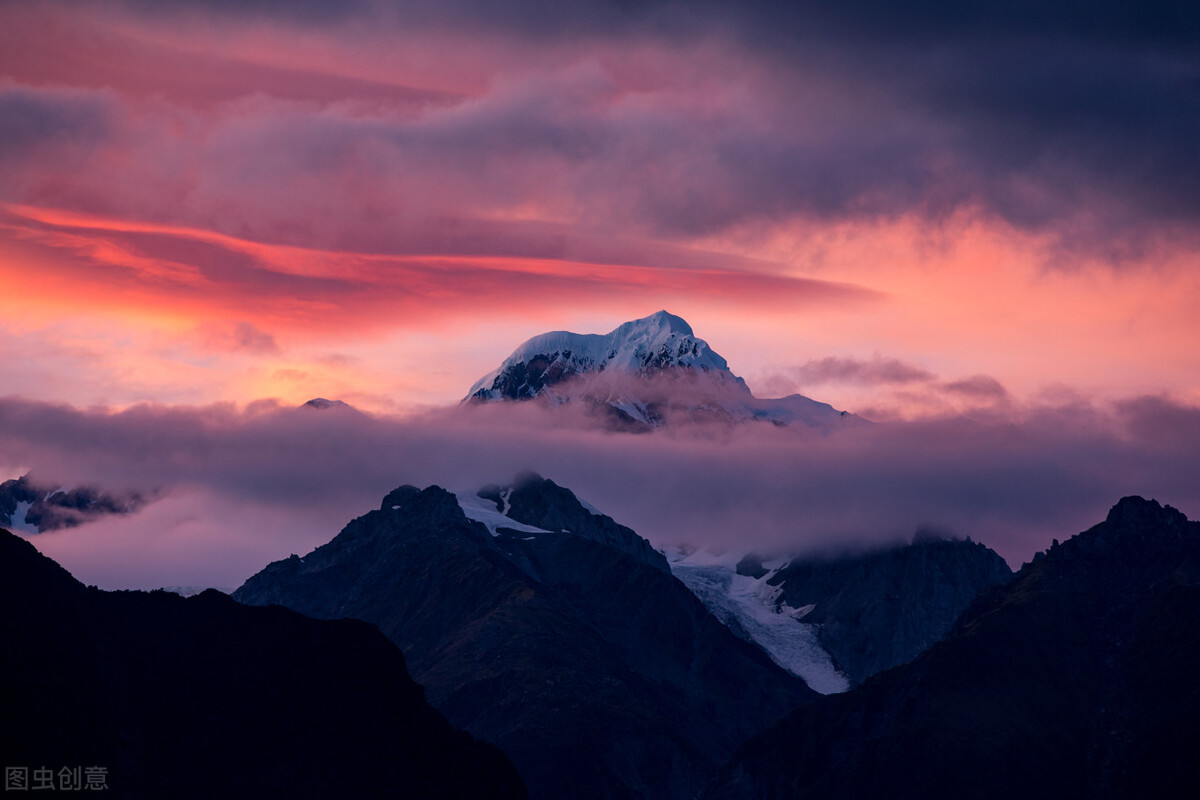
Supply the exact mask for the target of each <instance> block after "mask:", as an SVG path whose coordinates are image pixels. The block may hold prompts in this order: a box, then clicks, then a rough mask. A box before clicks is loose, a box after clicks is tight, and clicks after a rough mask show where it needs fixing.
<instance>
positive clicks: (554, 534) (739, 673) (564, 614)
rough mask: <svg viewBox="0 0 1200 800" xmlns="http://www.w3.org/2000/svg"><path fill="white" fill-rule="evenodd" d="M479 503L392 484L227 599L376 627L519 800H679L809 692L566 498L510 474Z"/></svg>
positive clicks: (653, 561)
mask: <svg viewBox="0 0 1200 800" xmlns="http://www.w3.org/2000/svg"><path fill="white" fill-rule="evenodd" d="M483 494H485V495H488V497H476V498H474V499H473V500H470V501H468V500H467V499H464V500H463V501H462V504H461V505H460V502H459V501H458V499H457V498H456V497H455V496H454V495H453V494H450V493H449V492H446V491H445V490H443V489H440V488H439V487H436V486H435V487H429V488H427V489H425V490H418V489H416V488H415V487H401V488H399V489H397V490H395V491H393V492H392V493H390V494H389V495H388V496H387V497H386V498H384V500H383V502H382V504H381V508H380V509H379V510H378V511H372V512H370V513H368V514H366V515H365V516H362V517H359V518H358V519H355V520H353V521H352V522H351V523H350V524H349V525H347V526H346V528H345V529H344V530H343V531H342V532H341V533H340V534H339V535H338V536H337V537H336V538H335V539H333V540H332V541H331V542H329V543H328V544H326V545H323V546H322V547H319V548H317V549H316V550H314V551H313V552H312V553H310V554H308V555H307V556H305V557H304V558H303V559H301V558H297V557H293V558H291V559H288V560H286V561H280V562H276V563H274V564H271V565H269V566H268V567H267V568H266V569H264V570H263V571H262V572H260V573H259V574H258V575H255V576H254V577H252V578H251V579H250V580H248V581H247V582H246V584H245V585H244V586H243V587H242V588H241V589H239V590H238V591H237V592H236V593H235V597H236V598H237V599H238V600H241V601H243V602H247V603H253V604H268V603H280V604H283V605H287V606H289V607H291V608H294V609H296V610H299V611H301V612H303V613H306V614H309V615H312V616H316V617H342V616H350V617H356V618H359V619H364V620H368V621H371V622H374V623H376V624H377V625H379V627H380V629H381V630H382V631H383V632H384V633H385V634H386V635H387V636H388V637H389V638H390V639H391V640H392V641H394V642H395V643H396V644H398V645H399V646H400V647H401V648H402V649H403V650H404V653H405V656H406V657H407V659H408V663H409V665H410V667H411V669H412V671H413V675H414V676H415V677H416V679H417V680H418V681H419V682H421V683H422V684H423V685H424V686H425V687H426V689H427V691H428V694H429V698H430V702H432V703H433V705H434V706H435V707H436V708H438V709H439V710H441V711H442V712H443V713H445V714H446V715H447V717H448V718H449V719H450V720H451V721H452V722H453V723H454V724H455V725H459V726H462V727H464V728H466V729H467V730H469V731H471V732H472V733H474V734H475V735H477V736H480V737H481V738H484V739H485V740H487V741H490V742H492V743H494V744H496V745H498V746H500V747H501V748H502V749H503V750H504V751H505V752H506V753H507V754H508V755H509V757H510V758H512V759H513V761H514V763H515V764H516V765H517V767H518V769H519V770H520V772H521V774H522V776H523V777H524V778H525V780H526V782H527V784H528V786H529V788H530V794H531V796H533V797H539V798H559V797H577V798H616V797H657V798H684V797H692V796H694V794H695V792H696V791H698V790H699V789H700V788H701V787H702V786H703V785H704V783H705V782H706V781H707V779H708V777H709V776H711V775H712V774H713V771H714V770H715V768H716V767H717V766H718V765H719V764H720V763H721V762H722V761H724V760H725V758H727V757H728V755H729V754H730V753H732V751H733V749H734V747H736V745H737V744H739V743H740V742H741V741H743V740H744V739H745V738H746V737H748V736H750V735H752V734H753V733H755V732H757V731H758V730H760V729H761V728H762V727H764V726H765V725H766V724H768V723H769V722H771V721H773V720H774V719H776V718H778V717H779V716H781V715H782V714H784V713H786V712H787V711H788V710H790V709H792V708H794V707H796V706H797V705H798V704H800V703H802V702H804V701H806V700H808V699H810V698H811V697H812V696H813V695H812V693H811V692H810V691H809V690H808V689H807V687H805V686H804V685H803V683H802V682H800V681H799V680H797V679H795V678H794V677H792V676H790V675H788V674H787V673H785V672H784V671H782V670H780V669H779V668H778V667H776V666H775V664H773V663H772V662H771V661H770V660H769V659H768V658H767V657H766V656H765V654H763V653H762V651H760V650H758V649H757V648H755V647H753V646H752V645H749V644H747V643H746V642H743V641H741V640H739V639H737V638H736V637H734V636H733V635H732V634H731V633H730V632H729V631H728V630H727V629H726V628H725V627H724V626H722V625H721V624H720V623H719V622H718V621H717V620H715V619H714V618H712V617H711V616H710V615H709V614H708V613H707V612H706V611H705V610H704V607H703V606H702V605H701V604H700V602H699V601H698V600H696V598H695V597H694V596H693V595H692V594H691V593H690V592H689V591H688V590H687V588H686V587H684V586H683V585H682V584H680V583H679V582H678V581H676V580H675V579H674V578H672V577H671V575H670V573H669V570H667V569H666V565H665V562H664V561H663V559H662V556H661V554H658V553H656V552H654V551H653V549H652V548H650V547H649V545H648V544H646V543H645V541H644V540H642V539H641V538H640V537H637V536H636V534H633V532H632V531H630V530H629V529H628V528H623V527H622V526H619V525H617V524H616V523H615V522H613V521H612V520H611V519H609V518H607V517H604V516H602V515H597V514H594V513H593V512H591V511H590V510H588V509H586V508H585V507H584V506H583V505H582V504H580V503H579V502H578V500H576V499H575V497H574V495H572V494H571V493H570V492H569V491H567V490H565V489H563V488H562V487H559V486H556V485H555V484H553V482H551V481H546V480H543V479H541V478H539V477H537V476H534V475H525V476H522V477H521V478H520V479H519V480H518V481H517V482H516V484H515V485H514V486H509V487H503V488H502V487H488V488H487V489H485V490H484V492H483ZM497 500H498V501H499V505H498V504H497ZM464 506H465V507H466V509H467V512H468V513H470V514H471V516H473V517H477V518H478V519H470V518H468V516H467V514H465V513H464V510H463V509H464ZM501 508H503V512H504V513H502V512H501V510H500V509H501ZM635 540H636V541H635Z"/></svg>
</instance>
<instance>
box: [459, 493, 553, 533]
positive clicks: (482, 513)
mask: <svg viewBox="0 0 1200 800" xmlns="http://www.w3.org/2000/svg"><path fill="white" fill-rule="evenodd" d="M454 497H455V499H457V500H458V507H459V508H461V509H462V511H463V514H465V515H466V517H467V519H470V520H474V521H475V522H482V523H483V524H484V525H486V526H487V529H488V533H490V534H491V535H492V536H499V535H500V534H499V532H498V531H497V529H498V528H509V529H510V530H514V531H520V532H522V533H550V532H551V531H548V530H545V529H544V528H535V527H534V526H532V525H526V524H525V523H523V522H517V521H516V520H515V519H513V518H511V517H507V516H505V515H504V514H501V513H500V512H499V511H497V510H496V504H495V503H494V502H492V501H491V500H488V499H487V498H486V497H480V496H479V495H476V494H472V493H469V492H455V493H454ZM505 505H507V502H506V503H505Z"/></svg>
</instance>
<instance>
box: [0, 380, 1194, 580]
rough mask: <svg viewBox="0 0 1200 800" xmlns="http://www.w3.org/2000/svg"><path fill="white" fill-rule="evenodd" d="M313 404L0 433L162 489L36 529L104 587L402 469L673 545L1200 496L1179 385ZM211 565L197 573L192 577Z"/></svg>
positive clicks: (99, 471)
mask: <svg viewBox="0 0 1200 800" xmlns="http://www.w3.org/2000/svg"><path fill="white" fill-rule="evenodd" d="M305 411H306V410H305V409H292V408H280V407H278V406H272V405H270V404H257V405H256V406H254V407H253V408H248V409H246V410H243V411H238V410H236V409H234V408H233V407H230V406H213V407H203V408H187V407H154V406H142V407H135V408H132V409H129V410H128V411H124V412H120V413H109V412H105V411H103V410H91V411H79V410H75V409H71V408H69V407H65V406H52V405H47V404H42V403H36V402H31V401H26V400H20V399H16V398H6V399H0V452H3V453H4V454H5V456H6V458H7V459H9V460H10V461H12V462H13V463H12V464H11V465H9V467H10V468H12V467H15V466H18V465H20V466H24V467H27V468H30V469H31V470H32V472H33V475H34V476H35V477H36V478H37V479H38V480H42V481H52V482H53V481H57V482H62V483H64V484H72V485H83V484H87V485H98V486H100V487H102V488H105V489H114V490H116V489H126V490H128V489H140V490H143V491H145V490H147V489H155V490H158V491H159V495H158V496H160V497H164V498H166V499H164V500H159V501H157V502H156V503H154V504H151V505H150V506H147V507H146V509H144V510H143V511H141V512H138V513H137V514H134V515H132V516H130V517H128V518H119V519H113V520H110V521H108V522H106V523H105V526H103V527H97V526H93V525H88V526H83V527H81V528H78V529H75V530H73V531H69V532H59V533H54V534H47V535H44V536H42V537H39V538H37V539H36V540H35V542H38V543H46V545H47V547H51V548H52V549H51V550H50V552H51V553H52V554H54V555H55V557H59V558H61V559H62V560H63V562H64V564H65V565H66V566H67V567H68V568H70V569H73V570H76V571H78V572H80V573H81V577H82V578H83V579H85V580H87V581H89V582H100V583H106V582H107V583H108V584H109V585H119V584H120V581H123V580H126V579H128V578H129V576H130V572H131V571H130V568H129V564H131V563H136V564H139V565H140V566H139V567H138V572H139V575H138V577H137V580H138V581H139V582H140V583H139V584H138V585H143V586H150V585H161V584H163V583H168V584H169V583H172V582H184V581H182V580H181V579H177V578H170V577H168V573H171V572H172V571H173V570H175V571H177V570H178V569H179V568H180V564H181V563H182V562H181V561H180V559H181V556H180V553H181V552H187V553H191V554H193V555H194V556H195V557H196V558H197V559H199V562H198V563H204V564H208V565H210V566H212V568H213V569H214V570H215V571H213V572H212V576H213V577H210V578H209V580H213V581H221V582H220V583H218V584H217V585H229V583H230V582H231V581H232V582H235V583H236V582H237V581H238V580H240V578H239V576H241V577H244V576H246V575H249V574H250V573H252V572H254V571H256V570H257V569H259V568H261V567H262V566H263V565H264V563H265V561H266V560H270V559H272V558H281V557H286V556H287V555H288V553H289V552H306V551H307V549H310V548H311V547H314V546H316V545H317V544H320V543H322V542H324V541H327V540H328V539H329V538H332V536H333V535H334V534H335V533H336V532H337V529H338V527H339V526H340V525H341V524H344V522H346V521H348V520H349V519H350V518H352V517H354V516H356V515H358V514H361V513H364V512H365V511H367V510H369V509H371V508H374V507H375V506H376V505H377V504H378V501H379V498H380V497H382V496H383V494H385V493H386V492H387V491H389V490H390V489H392V488H394V487H395V486H398V485H400V484H404V483H412V484H415V485H418V486H425V485H428V484H431V483H437V484H440V485H443V486H446V487H448V488H451V489H453V490H468V491H471V490H474V489H475V488H478V487H479V486H482V485H483V484H486V483H489V482H500V483H503V482H504V481H506V480H508V479H509V478H511V476H512V475H513V474H515V473H516V472H518V471H520V470H524V469H533V470H535V471H537V472H539V473H540V474H542V475H544V476H546V477H550V478H552V479H553V480H555V481H556V482H557V483H560V484H561V485H564V486H567V487H569V488H571V489H572V490H573V491H575V492H576V493H577V494H579V495H580V496H581V497H582V498H584V499H585V500H587V501H588V502H590V503H592V504H593V505H595V506H597V507H598V508H600V509H601V510H602V511H604V512H605V513H607V514H609V515H611V516H613V517H614V518H616V519H617V520H618V521H620V522H622V523H624V524H627V525H630V526H632V527H633V528H635V529H636V530H637V531H638V532H639V533H641V534H642V535H644V536H646V537H648V538H650V539H651V541H652V542H655V543H656V544H658V545H660V546H666V545H671V544H679V543H684V542H689V543H692V544H700V545H703V546H708V547H713V548H717V549H729V548H732V549H735V550H738V549H743V550H744V549H759V550H763V549H766V550H772V549H776V550H813V549H817V550H820V549H842V548H846V547H861V546H865V545H869V544H872V543H883V542H891V541H895V540H897V539H905V538H908V537H910V536H911V535H912V533H913V532H914V531H915V530H916V529H917V528H918V527H921V526H936V527H938V528H940V529H946V530H950V531H953V532H955V533H956V534H958V535H970V536H972V537H974V538H976V539H979V540H981V541H984V542H985V543H987V544H989V545H990V546H991V547H993V548H995V549H996V550H998V551H999V552H1000V553H1001V554H1002V555H1003V556H1005V557H1006V558H1008V559H1009V561H1010V562H1011V563H1013V564H1014V565H1016V564H1019V563H1020V562H1021V561H1023V560H1027V559H1028V558H1030V557H1031V556H1032V554H1033V553H1034V552H1035V551H1037V550H1039V549H1042V548H1044V547H1045V546H1047V544H1048V543H1049V540H1050V539H1051V538H1058V539H1060V540H1061V539H1063V538H1066V537H1067V536H1070V535H1071V534H1073V533H1075V532H1077V531H1079V530H1082V529H1083V528H1085V527H1087V526H1089V525H1091V524H1094V523H1095V522H1097V521H1099V520H1101V519H1103V516H1104V513H1105V511H1106V510H1107V508H1108V507H1109V506H1110V505H1112V503H1114V502H1116V500H1117V499H1119V498H1120V497H1122V496H1124V495H1128V494H1142V495H1145V496H1153V497H1156V498H1158V499H1159V500H1161V501H1163V502H1169V503H1171V504H1173V505H1176V506H1177V507H1179V508H1180V509H1182V510H1183V511H1184V512H1185V513H1189V514H1192V515H1195V514H1197V513H1200V492H1197V487H1196V485H1195V482H1194V481H1193V480H1191V476H1193V475H1195V474H1197V470H1198V469H1200V463H1198V462H1197V458H1198V457H1197V453H1200V410H1197V409H1195V408H1192V407H1187V406H1180V405H1177V404H1172V403H1170V402H1168V401H1166V400H1164V399H1162V398H1140V399H1134V400H1130V401H1128V402H1126V403H1124V404H1122V405H1119V406H1117V407H1116V408H1115V409H1113V410H1109V411H1106V410H1104V409H1100V408H1095V407H1089V406H1085V407H1078V406H1074V407H1035V408H1029V409H1027V410H1026V413H1025V414H1024V416H1023V417H1021V418H1018V419H1014V418H1007V419H1004V420H998V421H994V422H978V421H970V420H966V419H962V418H958V419H943V420H933V421H924V422H909V423H890V424H880V425H873V426H868V427H866V428H862V429H853V430H845V431H841V432H839V433H837V434H835V435H829V436H822V435H819V434H814V433H812V432H808V431H804V430H799V429H786V428H785V429H779V428H775V427H774V426H771V425H757V424H745V425H740V426H734V427H732V428H731V427H728V426H724V425H716V426H703V425H700V426H695V427H691V428H689V427H676V428H674V429H668V430H662V431H658V432H656V433H653V434H649V435H630V434H612V433H607V432H605V431H603V430H597V429H595V428H594V427H593V428H592V429H588V428H586V427H581V426H580V424H579V423H580V421H581V420H579V419H575V418H574V417H573V416H572V414H571V412H570V411H569V410H567V411H566V412H565V413H560V414H557V415H551V416H547V412H546V410H544V409H542V408H540V407H539V406H538V405H537V404H534V403H522V404H517V405H511V404H495V405H489V406H484V407H464V408H459V409H453V410H447V411H442V412H437V413H430V414H427V415H422V416H417V417H412V418H388V417H370V416H367V415H361V414H336V413H304V412H305ZM171 498H175V499H173V500H172V499H171ZM197 498H205V500H204V501H203V502H199V501H198V500H197ZM158 503H164V504H165V505H162V506H159V508H158V509H157V510H152V509H154V507H155V506H156V505H157V504H158ZM184 510H186V511H187V513H186V514H184V513H183V511H184ZM171 515H176V516H175V517H172V516H171ZM171 519H176V522H171V521H170V520H171ZM266 519H270V520H272V522H271V523H270V526H269V528H270V530H272V531H274V533H272V534H271V535H270V536H267V537H263V538H261V539H260V538H259V532H258V531H257V530H256V527H255V526H256V525H257V524H258V521H262V520H266ZM218 530H219V531H220V533H219V535H218V534H217V533H215V531H218ZM109 536H111V537H113V538H112V540H111V542H110V544H111V548H113V549H108V550H105V551H104V554H103V556H102V555H101V551H102V550H104V548H103V547H102V546H101V545H100V544H98V542H99V541H100V540H101V539H105V541H108V540H107V538H106V537H109ZM210 537H211V538H210ZM221 551H224V552H227V555H228V557H227V558H222V557H220V556H219V552H221ZM117 553H120V554H123V555H124V559H121V558H119V557H118V555H117ZM118 562H121V563H123V564H124V566H122V567H121V568H120V570H117V568H116V565H117V564H118ZM218 565H219V569H218V568H217V567H218ZM168 567H169V568H168ZM119 576H124V577H119ZM200 578H201V576H200V575H199V574H198V573H190V578H189V581H188V582H197V581H199V580H200ZM127 585H133V584H127Z"/></svg>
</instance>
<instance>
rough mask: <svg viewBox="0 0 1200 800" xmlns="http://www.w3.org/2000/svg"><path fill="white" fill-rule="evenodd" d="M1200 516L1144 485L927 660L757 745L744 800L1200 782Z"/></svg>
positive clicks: (731, 782)
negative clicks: (1190, 515)
mask: <svg viewBox="0 0 1200 800" xmlns="http://www.w3.org/2000/svg"><path fill="white" fill-rule="evenodd" d="M1198 673H1200V523H1196V522H1189V521H1188V520H1187V519H1186V518H1185V517H1184V516H1183V515H1182V514H1181V513H1179V512H1178V511H1176V510H1175V509H1173V508H1170V507H1169V506H1168V507H1163V506H1160V505H1159V504H1158V503H1156V502H1153V501H1146V500H1143V499H1142V498H1138V497H1127V498H1125V499H1123V500H1121V501H1120V502H1119V503H1118V504H1117V505H1116V506H1115V507H1114V508H1113V509H1112V511H1111V512H1110V513H1109V515H1108V518H1107V519H1106V520H1105V521H1104V522H1102V523H1101V524H1099V525H1097V526H1095V527H1093V528H1091V529H1089V530H1088V531H1085V532H1083V533H1081V534H1079V535H1077V536H1075V537H1073V538H1072V539H1070V540H1068V541H1066V542H1064V543H1063V544H1061V545H1059V544H1056V545H1055V546H1054V547H1052V548H1051V549H1050V550H1049V551H1048V552H1047V553H1045V554H1043V555H1041V556H1040V557H1038V558H1036V559H1035V560H1034V561H1033V562H1032V563H1030V564H1028V565H1026V566H1025V567H1023V568H1022V569H1021V570H1020V572H1018V574H1017V575H1016V577H1015V578H1014V579H1013V580H1012V581H1010V582H1008V583H1005V584H1002V585H999V586H996V587H993V588H992V589H989V590H988V591H986V592H985V593H984V594H983V595H982V596H981V597H980V598H979V599H978V600H977V601H976V602H975V603H974V604H973V605H972V606H971V607H970V609H968V611H967V612H966V613H965V614H964V615H963V616H962V617H961V618H960V619H959V620H958V622H956V623H955V625H954V628H953V629H952V630H951V632H950V634H949V635H948V636H947V638H946V639H945V640H944V641H943V642H941V643H939V644H936V645H934V646H933V648H931V649H930V650H929V651H927V652H926V653H924V654H922V655H921V656H919V657H918V658H917V659H915V660H914V661H913V662H911V663H910V664H907V665H904V666H901V667H897V668H895V669H892V670H889V671H886V672H883V673H881V674H879V675H876V676H875V677H873V678H871V679H868V680H867V681H866V682H865V683H863V684H862V685H861V686H859V687H857V688H856V689H853V690H851V691H850V692H847V693H846V694H842V695H835V696H829V697H825V698H822V699H821V700H819V701H817V702H816V703H813V704H811V705H810V706H807V707H805V708H803V709H801V710H799V711H797V712H795V713H794V714H792V715H790V716H788V717H787V718H785V719H784V720H782V721H781V722H779V723H778V724H776V725H774V726H772V727H771V728H770V729H768V730H767V731H765V732H764V733H763V734H761V735H759V736H757V737H755V738H754V739H753V740H751V741H749V742H747V743H746V744H745V745H744V746H743V747H742V748H740V749H739V751H738V754H737V755H736V756H735V757H734V758H733V759H732V760H731V761H730V763H729V764H727V765H726V766H725V767H724V768H723V769H722V771H721V774H720V776H719V777H718V778H717V780H716V781H715V782H714V783H713V784H712V786H710V787H709V789H708V790H707V791H706V792H705V794H704V798H705V800H733V799H734V798H737V799H738V800H741V799H742V798H762V799H764V800H765V799H766V798H794V797H805V798H816V799H817V800H819V799H820V798H869V797H884V796H886V797H891V798H901V799H902V800H903V798H927V797H975V798H984V799H987V798H1013V797H1022V798H1047V800H1049V798H1061V797H1078V798H1103V799H1105V800H1107V799H1108V798H1128V797H1155V798H1191V797H1197V796H1200V762H1197V760H1196V758H1195V753H1196V748H1197V746H1200V691H1198V690H1197V688H1196V682H1195V676H1196V675H1197V674H1198Z"/></svg>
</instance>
